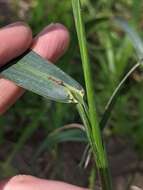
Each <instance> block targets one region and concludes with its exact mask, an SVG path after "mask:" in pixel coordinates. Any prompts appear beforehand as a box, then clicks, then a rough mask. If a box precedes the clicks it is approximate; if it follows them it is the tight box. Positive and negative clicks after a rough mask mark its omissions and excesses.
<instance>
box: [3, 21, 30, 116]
mask: <svg viewBox="0 0 143 190" xmlns="http://www.w3.org/2000/svg"><path fill="white" fill-rule="evenodd" d="M31 42H32V32H31V30H30V28H29V27H28V26H27V25H26V24H24V23H22V22H17V23H14V24H10V25H8V26H6V27H4V28H1V29H0V66H2V65H4V64H5V63H6V62H8V61H10V60H11V59H13V58H14V57H17V56H19V55H20V54H22V53H23V52H24V51H26V49H27V48H28V47H29V46H30V44H31ZM13 92H15V93H16V94H17V97H18V96H20V94H21V93H22V90H21V89H19V88H17V87H16V86H15V85H14V84H13V83H12V82H11V83H10V82H9V81H8V80H4V79H2V78H0V113H2V112H3V111H4V110H5V109H6V107H7V106H8V104H7V103H9V104H10V96H12V95H13Z"/></svg>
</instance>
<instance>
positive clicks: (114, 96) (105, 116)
mask: <svg viewBox="0 0 143 190" xmlns="http://www.w3.org/2000/svg"><path fill="white" fill-rule="evenodd" d="M141 64H142V62H141V61H140V62H138V63H137V64H136V65H134V66H133V67H132V68H131V69H130V70H129V72H128V73H127V74H126V75H125V76H124V78H123V79H122V80H121V82H120V83H119V85H118V86H117V87H116V89H115V91H114V92H113V94H112V96H111V98H110V99H109V101H108V103H107V105H106V107H105V112H104V114H103V116H102V119H101V122H100V126H101V129H102V130H103V129H104V128H105V126H106V124H107V122H108V120H109V117H110V115H111V112H112V110H113V108H114V105H115V103H116V101H117V99H118V97H119V94H120V92H121V90H122V87H123V86H124V83H125V82H126V80H127V79H128V78H129V77H130V75H131V74H132V73H133V72H134V71H135V70H136V69H137V68H138V67H139V66H140V65H141Z"/></svg>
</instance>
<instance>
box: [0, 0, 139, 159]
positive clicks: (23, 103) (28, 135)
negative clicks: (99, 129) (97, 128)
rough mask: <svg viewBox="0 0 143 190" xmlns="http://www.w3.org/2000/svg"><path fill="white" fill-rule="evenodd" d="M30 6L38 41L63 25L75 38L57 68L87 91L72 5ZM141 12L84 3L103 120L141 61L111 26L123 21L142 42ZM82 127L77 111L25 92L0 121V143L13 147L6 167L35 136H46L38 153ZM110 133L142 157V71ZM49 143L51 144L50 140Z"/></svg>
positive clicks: (103, 1) (130, 2) (105, 2)
mask: <svg viewBox="0 0 143 190" xmlns="http://www.w3.org/2000/svg"><path fill="white" fill-rule="evenodd" d="M29 3H30V4H31V5H32V6H31V8H29V10H28V11H27V13H26V17H25V19H24V20H25V21H26V22H27V23H29V25H30V26H31V28H32V29H33V33H34V35H35V34H37V33H38V32H39V31H40V30H41V29H42V28H43V27H45V26H46V25H48V24H50V23H51V22H54V23H56V22H61V23H63V24H64V25H65V26H67V27H68V29H69V31H70V34H71V45H70V48H69V50H68V52H67V53H66V54H65V56H64V57H63V58H62V59H61V60H60V61H59V63H58V64H59V67H61V68H62V69H63V70H64V71H65V72H67V73H69V74H70V75H71V76H72V77H73V78H75V79H76V80H77V81H79V82H80V83H81V84H82V85H83V86H84V81H83V74H82V68H81V61H80V56H79V55H80V54H79V49H78V43H77V37H76V32H75V27H74V22H73V16H72V10H71V3H70V0H62V1H60V2H59V1H58V0H42V1H41V0H33V1H29ZM142 6H143V3H142V1H141V0H138V1H137V0H126V1H124V0H118V1H114V0H97V1H95V0H83V14H84V18H85V23H86V32H87V38H88V47H89V53H90V57H91V65H92V71H93V77H94V79H93V80H94V85H95V86H94V87H95V94H96V104H97V108H98V110H97V111H98V114H99V119H100V118H101V116H102V114H103V112H104V108H105V105H106V103H107V101H108V99H109V98H110V96H111V94H112V92H113V90H114V89H115V87H116V86H117V84H118V83H119V81H120V80H121V78H122V77H123V76H124V75H125V73H126V72H127V71H128V70H129V68H131V67H132V66H133V65H134V64H135V63H136V61H137V58H136V54H135V51H134V50H133V48H132V45H131V43H130V41H129V39H128V36H126V35H124V33H123V32H122V31H121V30H119V28H117V27H115V26H113V25H112V23H111V22H110V20H109V18H110V17H112V16H122V18H124V19H127V20H128V22H129V23H130V24H131V25H132V26H133V27H134V28H136V29H137V30H138V32H139V33H140V35H141V36H143V35H142V33H141V30H142V28H143V14H142V12H141V8H142ZM18 7H19V1H13V10H14V11H15V13H17V18H18V17H19V16H18V12H17V10H18ZM75 68H76V69H75ZM80 122H81V121H80V119H79V117H78V115H77V112H76V110H75V109H74V106H71V105H66V104H65V105H63V104H60V103H55V102H51V101H48V100H45V99H43V98H41V97H39V96H37V95H35V94H32V93H29V92H26V94H25V95H24V96H23V97H22V98H21V99H20V100H19V101H18V102H17V103H16V104H15V105H14V106H12V107H11V108H10V109H9V111H8V112H7V113H6V114H5V115H4V116H2V117H1V118H0V125H1V130H0V143H1V144H2V143H4V142H5V141H6V140H10V141H12V142H13V143H14V144H13V148H12V149H13V150H12V151H11V152H10V154H9V155H8V156H7V158H8V159H7V160H6V163H8V162H11V160H12V159H13V156H14V155H15V153H16V152H17V151H18V150H20V149H22V148H23V146H24V144H25V143H27V142H29V140H31V139H32V138H33V139H34V137H33V136H34V135H35V134H37V133H41V136H42V138H41V139H40V140H38V141H37V142H34V143H35V145H37V146H38V147H39V146H42V141H44V139H45V138H46V137H47V136H48V135H49V134H50V133H51V132H53V130H55V129H57V128H59V127H62V126H64V125H66V124H69V123H80ZM106 130H107V133H106V134H108V135H109V137H110V136H111V137H112V136H114V135H117V136H120V137H122V138H124V140H126V141H128V142H130V143H131V145H132V146H133V147H134V148H135V150H137V153H139V156H142V154H143V151H142V150H143V143H142V141H143V74H142V71H141V70H140V69H138V70H137V71H136V72H135V73H134V74H133V75H132V76H131V77H130V79H129V80H128V81H127V82H126V84H125V86H124V89H123V91H122V94H121V95H120V98H119V99H118V101H117V103H116V106H115V108H114V110H113V113H112V117H111V119H110V121H109V123H108V128H107V129H106ZM7 134H11V136H10V137H9V136H8V135H7ZM81 140H82V138H81ZM33 141H34V140H33ZM45 142H47V143H49V141H48V140H47V141H45ZM45 142H44V143H45ZM48 147H49V144H47V146H44V148H48ZM56 147H57V146H55V148H56ZM37 149H38V148H37ZM45 150H46V149H45ZM35 152H36V149H35Z"/></svg>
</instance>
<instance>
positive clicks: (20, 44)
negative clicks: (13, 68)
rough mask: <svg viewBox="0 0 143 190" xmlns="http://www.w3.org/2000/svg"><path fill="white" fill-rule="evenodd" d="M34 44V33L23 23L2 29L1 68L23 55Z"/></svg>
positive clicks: (0, 36)
mask: <svg viewBox="0 0 143 190" xmlns="http://www.w3.org/2000/svg"><path fill="white" fill-rule="evenodd" d="M31 42H32V32H31V30H30V28H29V27H28V26H27V25H26V24H25V23H23V22H16V23H13V24H10V25H7V26H6V27H3V28H1V29H0V66H2V65H4V64H5V63H6V62H8V61H10V60H11V59H13V58H14V57H17V56H19V55H20V54H22V53H23V52H24V51H25V50H26V49H27V48H28V47H29V46H30V44H31Z"/></svg>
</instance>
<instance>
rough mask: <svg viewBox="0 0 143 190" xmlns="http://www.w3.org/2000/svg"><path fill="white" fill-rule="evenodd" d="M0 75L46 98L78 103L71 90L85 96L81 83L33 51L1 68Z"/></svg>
mask: <svg viewBox="0 0 143 190" xmlns="http://www.w3.org/2000/svg"><path fill="white" fill-rule="evenodd" d="M0 75H1V76H2V77H3V78H6V79H9V80H11V81H13V82H14V83H16V84H17V85H18V86H21V87H23V88H25V89H27V90H30V91H32V92H34V93H36V94H39V95H41V96H43V97H45V98H48V99H51V100H55V101H59V102H64V103H76V102H77V100H76V98H75V97H74V96H73V95H72V93H71V91H75V92H76V94H79V95H80V96H83V94H84V91H83V88H82V87H81V85H80V84H79V83H78V82H76V81H75V80H74V79H72V78H71V77H70V76H69V75H67V74H66V73H64V72H63V71H62V70H61V69H59V68H58V67H57V66H55V65H54V64H52V63H51V62H49V61H47V60H45V59H43V58H42V57H41V56H39V55H38V54H36V53H35V52H33V51H30V52H28V53H27V54H26V55H24V56H22V57H19V58H17V59H15V60H14V61H13V62H12V63H9V64H7V65H5V66H3V67H1V69H0Z"/></svg>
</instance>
